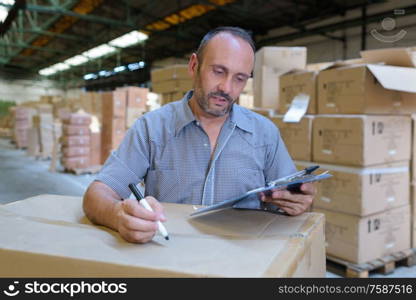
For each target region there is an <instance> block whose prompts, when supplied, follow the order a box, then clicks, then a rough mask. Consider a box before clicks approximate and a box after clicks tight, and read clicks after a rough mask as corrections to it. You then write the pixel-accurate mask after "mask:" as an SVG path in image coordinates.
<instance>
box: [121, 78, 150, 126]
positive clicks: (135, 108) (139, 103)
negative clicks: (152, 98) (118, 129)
mask: <svg viewBox="0 0 416 300" xmlns="http://www.w3.org/2000/svg"><path fill="white" fill-rule="evenodd" d="M117 90H121V91H124V92H125V93H126V129H128V128H130V127H131V126H132V125H133V124H134V122H135V121H136V120H137V119H138V118H140V117H141V116H142V115H143V114H145V113H146V112H147V94H148V92H149V89H147V88H140V87H134V86H129V87H124V88H118V89H117Z"/></svg>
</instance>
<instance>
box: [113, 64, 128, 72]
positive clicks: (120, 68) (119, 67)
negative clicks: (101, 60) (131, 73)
mask: <svg viewBox="0 0 416 300" xmlns="http://www.w3.org/2000/svg"><path fill="white" fill-rule="evenodd" d="M126 69H127V68H126V66H118V67H115V68H114V72H116V73H117V72H123V71H125V70H126Z"/></svg>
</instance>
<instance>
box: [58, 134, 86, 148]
mask: <svg viewBox="0 0 416 300" xmlns="http://www.w3.org/2000/svg"><path fill="white" fill-rule="evenodd" d="M89 144H90V136H89V135H64V136H63V137H62V145H63V146H67V147H69V146H79V147H87V146H88V145H89Z"/></svg>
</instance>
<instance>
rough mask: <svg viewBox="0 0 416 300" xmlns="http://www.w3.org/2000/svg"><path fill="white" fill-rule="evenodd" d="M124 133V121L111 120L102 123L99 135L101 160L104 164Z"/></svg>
mask: <svg viewBox="0 0 416 300" xmlns="http://www.w3.org/2000/svg"><path fill="white" fill-rule="evenodd" d="M125 133H126V123H125V120H124V119H112V120H108V121H106V122H104V123H103V127H102V135H101V139H102V140H101V142H102V147H101V150H102V152H101V160H102V163H104V162H105V160H106V159H107V157H108V156H109V155H110V153H111V151H112V150H114V149H116V148H117V147H118V146H119V145H120V143H121V141H122V140H123V138H124V135H125Z"/></svg>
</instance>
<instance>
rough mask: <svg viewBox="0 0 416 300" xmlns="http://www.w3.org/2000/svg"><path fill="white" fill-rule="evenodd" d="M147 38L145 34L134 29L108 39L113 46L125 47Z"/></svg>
mask: <svg viewBox="0 0 416 300" xmlns="http://www.w3.org/2000/svg"><path fill="white" fill-rule="evenodd" d="M147 38H148V35H147V34H145V33H143V32H140V31H137V30H135V31H132V32H129V33H126V34H124V35H122V36H120V37H118V38H116V39H114V40H112V41H110V42H109V44H110V45H111V46H114V47H120V48H126V47H129V46H132V45H135V44H137V43H140V42H142V41H144V40H147Z"/></svg>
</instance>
